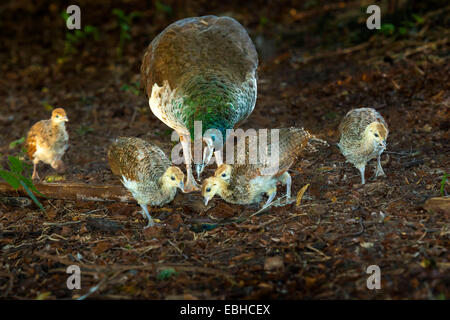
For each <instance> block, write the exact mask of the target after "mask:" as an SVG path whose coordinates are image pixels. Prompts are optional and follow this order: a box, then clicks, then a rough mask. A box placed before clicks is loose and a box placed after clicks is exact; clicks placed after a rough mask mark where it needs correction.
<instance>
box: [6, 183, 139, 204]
mask: <svg viewBox="0 0 450 320" xmlns="http://www.w3.org/2000/svg"><path fill="white" fill-rule="evenodd" d="M35 186H36V188H37V189H38V190H39V192H41V193H42V194H44V195H45V196H46V198H47V199H63V200H84V201H120V202H134V201H135V200H134V199H133V197H132V196H131V194H130V193H129V192H128V191H127V190H126V189H124V188H123V187H122V186H120V185H92V184H86V183H77V182H68V183H36V184H35ZM17 193H19V194H20V195H25V196H26V195H27V193H26V192H25V190H24V189H23V188H20V189H18V190H17V191H16V190H14V189H13V188H12V187H11V186H10V185H9V184H7V183H6V182H0V194H1V195H3V194H4V195H14V196H16V195H17ZM36 196H37V197H40V198H42V197H41V196H39V195H38V194H36Z"/></svg>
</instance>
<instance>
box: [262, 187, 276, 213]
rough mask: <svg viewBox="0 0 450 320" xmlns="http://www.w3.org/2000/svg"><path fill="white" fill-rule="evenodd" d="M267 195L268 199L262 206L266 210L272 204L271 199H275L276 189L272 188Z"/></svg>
mask: <svg viewBox="0 0 450 320" xmlns="http://www.w3.org/2000/svg"><path fill="white" fill-rule="evenodd" d="M267 195H268V196H269V199H267V201H266V204H265V205H264V206H263V208H267V207H268V206H269V205H270V204H271V203H272V201H273V199H275V196H276V195H277V187H276V186H275V187H274V188H272V189H270V190H269V191H267Z"/></svg>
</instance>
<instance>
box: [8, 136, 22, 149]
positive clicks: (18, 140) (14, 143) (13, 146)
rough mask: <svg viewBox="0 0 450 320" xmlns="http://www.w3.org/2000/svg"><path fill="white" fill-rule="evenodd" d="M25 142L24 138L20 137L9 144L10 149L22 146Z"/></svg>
mask: <svg viewBox="0 0 450 320" xmlns="http://www.w3.org/2000/svg"><path fill="white" fill-rule="evenodd" d="M24 142H25V137H22V138H20V139H17V140H14V141H13V142H11V143H10V144H9V148H10V149H14V148H15V147H16V146H17V145H19V144H22V143H24Z"/></svg>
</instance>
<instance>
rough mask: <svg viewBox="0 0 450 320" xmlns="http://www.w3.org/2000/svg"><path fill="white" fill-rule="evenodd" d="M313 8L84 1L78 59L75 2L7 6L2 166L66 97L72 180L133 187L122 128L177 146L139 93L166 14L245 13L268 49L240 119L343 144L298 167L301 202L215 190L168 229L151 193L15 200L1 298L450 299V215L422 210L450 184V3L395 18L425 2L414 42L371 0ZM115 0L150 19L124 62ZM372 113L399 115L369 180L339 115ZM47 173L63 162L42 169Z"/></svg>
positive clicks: (180, 207) (169, 214) (182, 208)
mask: <svg viewBox="0 0 450 320" xmlns="http://www.w3.org/2000/svg"><path fill="white" fill-rule="evenodd" d="M305 3H307V2H304V1H290V2H285V3H283V5H281V4H278V3H276V2H271V3H270V4H265V3H264V2H262V1H255V2H249V3H247V2H242V1H232V2H229V3H222V2H221V1H199V2H195V3H191V2H190V1H189V2H183V1H165V2H164V3H162V2H158V1H156V2H154V3H151V4H148V3H144V2H143V3H140V2H137V1H127V3H126V4H120V3H118V2H117V3H116V2H114V1H96V2H95V4H92V3H90V2H88V1H79V5H80V7H81V10H82V24H83V25H91V26H95V27H96V28H97V29H98V31H99V37H98V39H97V40H95V39H93V37H91V36H90V35H85V37H84V38H83V39H81V40H80V41H79V42H78V43H74V44H73V47H74V48H75V49H74V50H73V51H72V52H70V53H68V52H64V48H65V45H66V44H65V43H66V42H65V41H66V40H65V39H66V38H65V37H66V33H67V32H69V31H67V29H66V28H65V25H64V21H63V19H62V18H61V14H60V13H61V12H62V11H63V10H64V9H65V8H66V6H64V5H63V4H52V3H51V2H50V1H42V2H40V4H35V3H34V2H31V1H23V2H22V1H21V2H16V1H9V2H8V1H7V2H6V3H5V4H2V5H1V7H2V8H1V10H0V16H1V22H0V34H1V39H2V43H1V44H0V48H1V50H0V60H1V61H2V63H1V67H0V68H1V74H2V77H1V78H0V101H1V105H0V112H1V113H0V153H1V154H2V156H3V158H2V162H1V163H2V165H3V167H4V168H6V167H7V165H6V161H5V160H6V155H17V154H19V153H20V146H16V147H14V148H12V149H11V148H10V147H9V144H10V143H11V142H12V141H14V140H17V139H19V138H21V137H24V136H26V133H27V130H28V129H29V128H30V127H31V126H32V125H33V124H34V123H35V122H37V121H38V120H41V119H48V118H49V117H50V113H51V109H52V108H56V107H64V108H65V109H66V111H67V114H68V117H69V119H70V121H69V122H68V123H67V129H68V133H69V137H70V147H69V149H68V151H67V153H66V155H65V157H64V162H65V164H66V173H65V174H64V176H63V177H64V180H65V182H84V183H86V184H96V185H101V184H117V185H120V181H119V179H118V178H117V177H115V176H113V175H112V173H111V171H110V170H109V167H108V164H107V161H106V151H107V148H108V146H109V144H110V143H111V141H112V140H113V139H114V138H115V137H117V136H136V137H141V138H143V139H146V140H148V141H151V142H153V143H155V144H157V145H159V146H160V147H162V148H163V150H164V151H165V152H166V154H168V155H169V154H170V152H171V149H172V147H173V145H174V143H173V142H171V141H170V138H171V137H170V134H171V132H172V131H171V130H170V128H168V127H167V126H165V125H164V124H163V123H162V122H161V121H159V120H158V119H157V118H156V117H155V116H154V115H153V114H152V112H151V111H150V109H149V107H148V100H147V98H146V97H145V95H144V93H143V92H142V91H139V89H138V87H137V86H135V83H136V82H137V81H139V78H140V76H139V68H140V63H141V58H142V55H143V52H144V50H145V48H146V46H147V45H148V44H149V43H150V41H151V40H152V39H153V38H154V37H155V36H156V35H157V34H158V33H159V32H160V31H162V30H163V29H164V28H165V27H166V26H167V25H168V24H170V23H171V22H173V21H176V20H178V19H181V18H184V17H188V16H199V15H205V14H217V15H229V16H232V17H234V18H236V19H237V20H238V21H240V22H241V23H242V24H243V25H244V26H245V27H246V29H247V30H248V31H249V34H250V36H251V37H252V39H253V40H254V42H255V44H256V46H257V49H258V52H259V55H260V63H259V69H258V77H259V79H258V98H257V103H256V107H255V110H254V112H253V113H252V114H251V116H250V117H249V119H248V121H246V122H245V123H244V124H243V125H242V128H243V129H247V128H274V127H275V128H276V127H287V126H293V125H295V126H303V127H305V128H306V129H307V130H309V131H310V132H311V133H313V134H315V135H316V136H317V137H319V138H321V139H324V140H326V141H328V143H329V145H330V146H329V147H320V148H318V151H317V152H312V153H305V155H304V156H303V157H302V158H301V159H300V160H299V161H298V162H297V163H296V164H295V165H294V166H293V167H292V170H291V175H292V177H293V194H294V195H295V194H296V193H297V192H298V191H299V190H300V189H301V188H302V187H303V186H304V185H306V184H309V187H308V189H307V190H306V192H305V194H304V196H303V199H302V201H301V203H300V204H299V205H297V204H296V203H292V204H289V205H286V206H273V207H271V208H270V209H268V210H266V211H263V212H261V213H260V214H257V215H254V216H251V217H250V215H251V214H253V213H254V212H256V211H257V209H255V207H246V206H238V205H231V204H227V203H225V202H224V201H222V200H221V199H219V198H217V197H216V198H214V199H213V200H212V201H210V204H208V206H207V207H205V206H204V205H203V201H202V198H201V196H200V194H199V193H190V194H178V195H177V196H176V198H175V200H174V201H173V202H172V203H170V204H168V205H166V206H164V207H162V208H156V207H155V208H150V213H151V214H152V216H153V217H154V218H156V219H159V220H160V221H161V223H162V225H160V226H157V227H154V228H149V229H145V230H144V229H143V227H144V226H145V223H146V221H145V220H144V219H143V217H142V216H141V214H140V212H139V211H140V207H139V206H138V205H137V204H136V203H122V202H102V201H67V200H60V199H41V202H42V204H43V206H44V207H45V210H46V211H45V212H42V211H40V210H39V208H37V207H36V206H34V205H28V206H26V207H20V206H14V205H12V204H5V203H0V296H1V297H2V298H7V299H36V298H38V299H72V298H78V297H80V296H82V295H83V294H86V293H87V292H88V291H89V288H91V287H94V286H96V285H98V284H100V286H99V288H98V290H96V291H95V292H93V293H92V294H91V295H90V296H89V299H111V298H119V299H448V298H449V297H450V290H449V288H450V277H449V274H450V273H449V268H450V261H449V244H450V240H449V235H450V232H449V216H450V212H449V211H448V205H447V209H446V210H426V209H425V208H426V206H425V205H424V204H425V201H426V200H427V199H429V198H432V197H442V196H443V195H444V196H445V195H446V194H447V193H448V192H450V186H449V182H448V181H447V182H445V181H444V182H443V183H442V180H443V176H444V174H445V173H450V157H449V155H450V144H449V141H450V131H449V128H450V91H449V88H450V85H449V84H450V81H449V80H450V79H449V78H450V64H449V49H450V45H449V41H448V39H449V35H450V34H449V25H448V13H449V10H448V6H447V7H444V4H445V2H444V1H441V2H439V1H434V2H430V3H432V4H431V5H430V6H429V7H426V6H425V5H424V4H417V3H416V2H414V3H413V5H414V6H412V7H409V8H406V9H405V8H399V9H398V10H399V12H400V14H398V15H395V14H392V15H391V17H392V19H397V18H398V16H399V15H400V17H404V16H406V15H408V14H409V13H410V11H414V10H416V11H417V12H418V14H420V15H421V16H422V17H425V21H424V22H422V23H421V24H418V25H415V27H414V28H416V29H414V30H413V31H410V33H409V34H408V35H399V34H391V35H389V34H388V35H386V34H383V33H381V32H378V31H368V30H366V27H365V19H366V17H367V15H366V14H365V13H361V12H365V11H364V10H360V5H359V3H358V2H356V5H355V2H342V5H340V7H339V6H338V7H335V6H332V4H333V3H334V1H322V2H321V3H322V4H321V5H318V4H316V5H312V7H310V5H307V4H305ZM308 3H311V2H308ZM114 8H120V9H121V10H123V11H124V12H125V13H129V12H132V11H137V12H139V14H140V15H139V16H138V17H136V18H135V19H134V20H133V21H132V22H131V23H130V26H131V27H130V30H129V34H130V37H131V40H128V41H125V45H124V48H123V50H122V51H123V52H122V54H119V52H118V49H117V48H119V47H120V45H119V41H120V40H119V37H120V36H119V34H120V31H119V30H120V26H119V25H118V22H117V19H116V17H115V16H114V15H113V14H112V13H111V11H112V10H113V9H114ZM395 21H397V20H395ZM339 23H340V24H339ZM355 26H356V27H355ZM334 27H336V28H337V29H336V28H334ZM333 28H334V29H333ZM355 28H356V29H355ZM355 30H356V31H355ZM358 30H360V31H358ZM361 30H362V31H361ZM360 107H372V108H375V109H376V110H378V111H379V112H380V113H381V114H382V115H383V117H384V118H385V119H386V121H387V123H388V125H389V137H388V141H387V142H388V146H387V151H386V152H385V153H384V154H383V156H382V163H383V168H384V171H385V172H386V175H387V176H386V177H379V178H377V179H376V180H373V179H371V177H372V175H373V174H374V172H375V170H374V169H375V165H376V161H373V162H371V163H369V165H368V166H367V169H366V180H367V183H366V184H365V185H361V184H360V181H361V180H360V176H359V172H358V170H357V169H355V168H354V167H353V166H352V165H350V164H349V163H346V162H345V159H344V158H343V156H342V155H341V154H340V152H339V149H338V148H337V147H336V143H337V142H338V140H339V136H338V132H337V127H338V125H339V121H340V119H342V117H343V116H344V115H345V114H346V113H347V112H348V111H349V110H350V109H352V108H360ZM25 159H26V161H27V162H28V163H30V162H29V160H28V159H27V158H25ZM183 170H184V168H183ZM213 170H214V166H210V167H208V168H207V170H206V171H205V173H204V174H203V177H207V176H209V175H211V174H212V173H213ZM39 174H40V176H41V177H46V176H50V175H54V174H55V172H54V171H53V169H52V168H51V167H49V166H47V165H44V164H42V163H41V164H40V165H39ZM441 187H442V193H441ZM278 193H279V195H282V194H283V193H284V190H283V189H282V187H281V186H280V187H279V190H278ZM237 217H249V218H247V219H243V220H244V221H241V222H240V223H239V222H232V221H233V220H232V219H234V218H237ZM69 265H78V266H79V267H80V268H81V275H82V281H81V288H82V289H80V290H69V289H68V288H67V286H66V280H67V277H68V274H67V273H66V268H67V267H68V266H69ZM371 265H377V266H379V267H380V271H381V289H379V290H369V289H368V288H367V286H366V282H367V278H368V277H369V276H370V274H368V273H367V268H368V267H369V266H371Z"/></svg>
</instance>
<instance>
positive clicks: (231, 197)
mask: <svg viewBox="0 0 450 320" xmlns="http://www.w3.org/2000/svg"><path fill="white" fill-rule="evenodd" d="M310 138H311V135H310V134H309V133H308V132H307V131H306V130H304V129H298V128H283V129H280V131H279V145H278V148H279V149H278V150H279V151H278V152H279V160H278V161H279V163H278V167H277V169H276V170H275V171H272V172H270V171H271V169H269V168H270V164H269V163H268V162H261V161H259V162H258V163H256V164H249V163H246V164H222V165H221V166H219V168H217V170H216V172H215V175H214V177H210V178H208V179H205V180H204V182H203V184H202V196H203V197H204V199H205V204H207V203H208V201H209V200H210V199H211V198H212V197H214V195H215V194H218V195H219V196H220V197H222V198H223V199H224V200H225V201H227V202H229V203H233V204H252V203H257V202H260V201H261V199H262V196H263V195H264V194H267V196H268V197H269V199H268V200H267V202H266V204H265V205H264V206H268V205H269V204H270V203H271V202H272V201H273V199H274V198H275V196H276V190H277V187H276V185H277V182H281V183H282V184H283V185H286V197H287V200H286V202H289V199H290V197H291V176H290V175H289V173H288V169H289V168H290V167H291V166H292V165H293V164H294V162H295V160H296V159H297V157H298V156H299V155H300V154H301V153H302V151H303V150H304V148H305V147H306V146H307V145H308V141H309V139H310ZM271 150H276V149H274V146H273V144H272V143H270V144H269V145H268V155H269V157H270V155H271ZM266 170H267V171H266Z"/></svg>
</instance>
